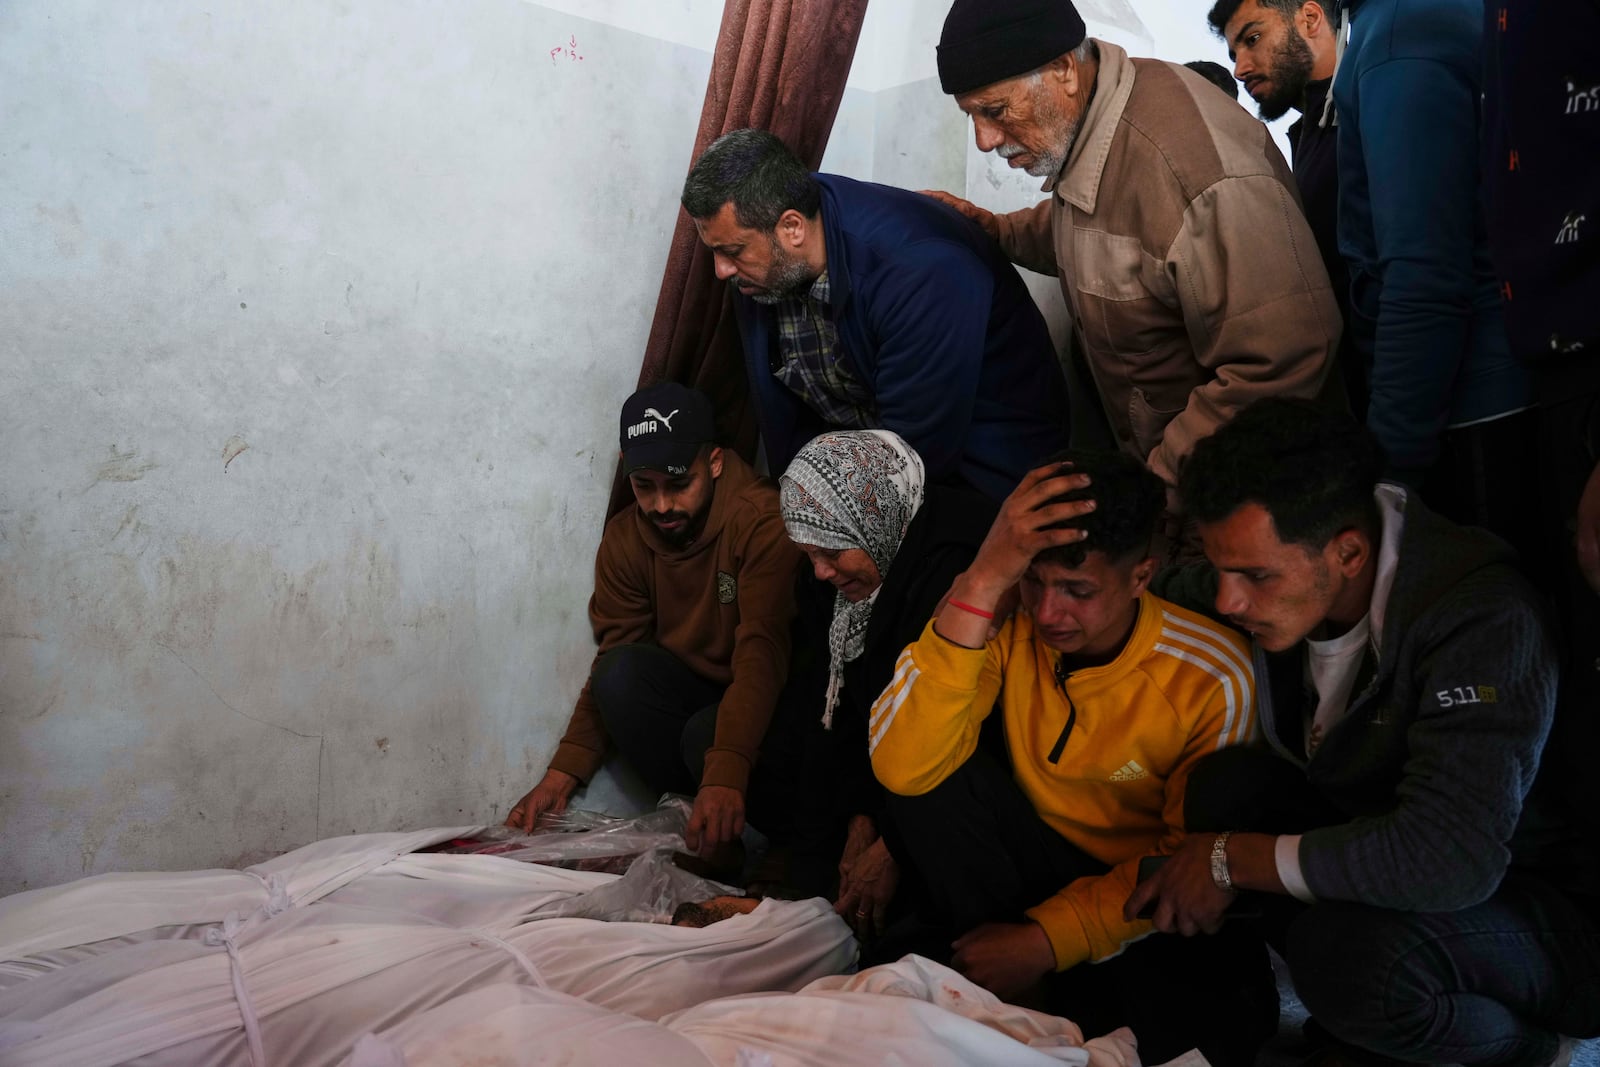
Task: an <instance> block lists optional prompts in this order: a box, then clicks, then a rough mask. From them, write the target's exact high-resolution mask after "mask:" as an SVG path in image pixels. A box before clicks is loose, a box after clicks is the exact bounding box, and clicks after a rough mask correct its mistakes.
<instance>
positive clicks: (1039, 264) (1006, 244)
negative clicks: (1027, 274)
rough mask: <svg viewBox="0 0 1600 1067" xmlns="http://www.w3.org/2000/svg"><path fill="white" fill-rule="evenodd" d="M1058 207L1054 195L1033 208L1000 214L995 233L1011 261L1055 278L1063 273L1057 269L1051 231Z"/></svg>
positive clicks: (1054, 245) (995, 220)
mask: <svg viewBox="0 0 1600 1067" xmlns="http://www.w3.org/2000/svg"><path fill="white" fill-rule="evenodd" d="M1054 204H1055V197H1054V195H1051V196H1048V197H1046V198H1045V199H1043V200H1041V201H1039V202H1038V203H1037V204H1035V205H1034V206H1033V207H1029V208H1023V209H1022V210H1021V211H1012V212H1008V213H1007V214H1004V215H996V216H995V217H994V232H993V236H994V239H995V240H996V241H998V242H999V243H1000V250H1001V251H1002V252H1004V253H1005V254H1006V258H1007V259H1009V260H1010V261H1011V262H1013V263H1015V264H1016V265H1017V266H1019V267H1026V268H1028V269H1029V270H1031V271H1037V272H1038V273H1040V274H1048V275H1049V276H1050V277H1052V278H1054V277H1056V276H1057V275H1058V274H1060V270H1059V269H1058V268H1057V266H1056V244H1055V238H1054V236H1053V235H1052V233H1051V229H1050V213H1051V210H1052V209H1053V207H1054Z"/></svg>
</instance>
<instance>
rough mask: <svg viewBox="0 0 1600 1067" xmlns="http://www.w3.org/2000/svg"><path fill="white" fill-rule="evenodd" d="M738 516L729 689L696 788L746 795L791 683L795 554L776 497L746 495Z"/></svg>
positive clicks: (768, 492)
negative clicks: (787, 684)
mask: <svg viewBox="0 0 1600 1067" xmlns="http://www.w3.org/2000/svg"><path fill="white" fill-rule="evenodd" d="M751 497H752V499H750V500H749V501H747V502H746V505H745V507H743V508H741V509H740V510H741V514H740V516H739V518H738V520H737V521H738V522H739V526H740V529H739V530H738V534H737V539H736V546H737V547H736V551H737V552H738V555H739V559H738V563H739V570H738V574H737V575H735V577H736V578H737V579H738V583H739V588H738V598H739V626H738V628H737V629H736V630H735V631H734V638H733V681H732V682H730V683H729V684H728V688H727V691H726V692H724V693H723V695H722V702H721V703H720V704H719V705H718V706H717V733H716V738H715V740H714V741H713V743H712V746H711V747H710V748H709V749H707V750H706V763H705V770H704V771H703V772H702V774H701V777H700V784H701V785H703V786H705V785H724V786H731V787H732V788H734V789H737V790H739V791H740V792H744V791H745V788H746V787H747V786H748V785H749V782H750V769H751V767H753V766H754V765H755V761H756V753H757V752H758V751H759V750H760V748H761V742H762V739H763V738H765V737H766V733H767V725H768V723H770V722H771V721H772V709H773V706H774V705H775V704H776V703H777V701H778V691H779V690H780V689H782V688H783V684H784V682H785V681H786V680H787V679H788V676H789V624H790V622H791V621H792V620H793V619H794V579H795V570H796V568H797V567H798V566H799V562H800V551H799V549H797V548H795V547H794V543H793V542H791V541H790V540H789V536H788V534H786V533H785V532H784V529H783V518H782V516H781V515H780V513H779V511H778V495H777V493H776V492H775V491H773V490H772V488H771V487H770V486H767V487H763V488H760V489H756V490H753V491H751Z"/></svg>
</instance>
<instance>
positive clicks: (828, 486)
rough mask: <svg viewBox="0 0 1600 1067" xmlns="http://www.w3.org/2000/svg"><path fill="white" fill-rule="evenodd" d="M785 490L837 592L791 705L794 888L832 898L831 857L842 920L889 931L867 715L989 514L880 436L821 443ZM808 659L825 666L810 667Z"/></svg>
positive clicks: (815, 632) (817, 567)
mask: <svg viewBox="0 0 1600 1067" xmlns="http://www.w3.org/2000/svg"><path fill="white" fill-rule="evenodd" d="M779 490H780V501H781V506H782V509H783V523H784V527H785V528H786V529H787V530H788V532H789V538H790V540H792V541H794V542H795V544H796V545H797V546H799V548H800V550H801V551H803V552H804V553H805V554H806V557H807V558H808V559H809V560H810V562H811V568H812V573H813V574H814V575H815V576H816V577H817V579H818V580H819V581H822V582H827V583H828V584H829V585H831V586H832V587H833V588H832V593H831V596H830V597H828V598H827V600H828V603H827V604H826V605H824V604H822V603H819V602H818V601H820V599H821V598H820V597H816V596H811V597H806V596H802V598H801V600H802V617H801V619H799V620H798V621H797V625H796V627H795V664H794V666H793V667H792V668H791V674H790V686H789V691H788V693H787V694H786V696H787V698H788V699H787V700H786V701H785V703H786V705H788V706H789V707H791V708H793V709H794V710H795V711H797V712H798V713H799V714H801V715H805V716H807V722H806V723H805V724H803V726H804V729H805V731H806V733H807V738H806V742H805V747H806V755H805V759H804V769H803V771H802V779H803V781H804V782H805V783H806V788H807V789H808V790H809V791H810V792H808V794H807V795H806V796H805V797H804V798H803V805H804V807H805V808H806V814H807V816H808V818H807V819H803V820H801V821H802V822H803V823H806V824H807V825H805V826H803V827H802V829H801V830H800V832H799V838H800V841H799V845H798V847H797V849H796V852H797V856H796V860H797V863H796V865H795V871H796V875H797V877H796V878H795V879H794V881H795V888H799V889H801V890H802V891H805V892H807V893H823V894H827V893H828V892H829V889H830V888H831V886H830V885H828V884H826V883H827V882H831V879H832V876H833V874H834V867H835V864H834V859H835V858H836V857H837V858H838V862H837V876H838V891H837V899H836V905H835V907H836V909H837V910H838V911H839V913H840V914H841V915H843V916H844V917H845V918H846V920H847V921H850V922H852V923H853V924H854V925H855V926H856V928H857V930H858V931H861V932H862V933H863V934H865V933H868V932H870V931H872V930H874V929H878V930H881V929H882V926H883V922H884V915H885V912H886V910H887V907H888V904H889V901H890V899H891V898H892V897H893V895H894V887H895V884H896V882H897V880H898V868H897V867H896V865H895V863H894V860H893V859H892V857H891V854H890V847H889V843H888V842H886V841H885V840H884V839H883V836H882V827H883V817H882V815H883V790H882V787H880V786H879V785H878V783H877V779H875V778H874V777H873V775H872V767H871V764H870V762H869V760H868V757H867V719H868V714H869V712H870V710H871V707H872V702H873V701H874V700H875V699H877V696H878V694H879V693H880V692H882V691H883V688H884V686H886V685H887V684H888V683H889V679H890V677H891V676H892V675H893V673H894V662H895V659H896V658H897V657H898V656H899V654H900V651H901V649H903V648H905V646H906V645H908V644H910V643H911V642H912V641H913V640H915V639H916V637H917V636H918V634H920V633H921V632H922V628H923V627H924V626H925V625H927V622H928V620H929V619H931V618H932V617H933V609H934V607H935V606H936V605H937V604H938V602H939V599H940V598H941V597H943V596H944V594H945V593H946V592H947V591H948V590H949V588H950V584H951V582H953V581H954V580H955V577H956V575H958V574H960V573H961V572H962V571H963V570H965V569H966V568H967V566H968V565H969V564H970V563H971V562H972V558H973V556H974V555H975V554H976V553H977V550H978V546H979V545H980V544H982V543H983V538H984V535H985V534H987V533H988V530H989V526H990V524H991V523H992V522H993V520H994V516H995V505H994V504H993V503H991V502H990V501H989V500H988V499H986V498H984V497H981V496H979V495H978V494H976V493H972V492H969V491H965V490H960V489H953V488H946V487H943V486H925V485H924V475H923V466H922V459H921V457H920V456H918V455H917V453H916V451H915V450H914V449H912V447H911V446H910V445H908V444H907V443H906V442H905V441H904V440H903V439H902V438H901V437H900V436H899V435H898V434H894V433H890V432H888V431H886V430H860V431H849V432H839V433H827V434H823V435H822V436H820V437H818V438H816V439H814V440H813V441H812V442H811V443H810V444H808V445H806V446H805V447H804V448H802V449H801V450H800V452H799V453H798V454H797V455H796V456H795V458H794V460H793V462H791V463H790V464H789V469H788V470H787V471H785V472H784V474H783V477H782V479H780V481H779ZM807 605H809V606H810V610H809V611H808V610H807ZM824 631H825V632H826V641H825V642H824V641H823V640H821V638H822V635H823V632H824ZM824 646H825V647H826V649H827V656H826V662H823V661H822V657H821V655H820V653H821V650H822V648H823V647H824ZM813 648H814V649H815V650H816V652H817V653H818V655H817V656H816V657H815V659H808V653H809V651H810V650H811V649H813ZM824 678H825V679H826V680H825V681H824ZM819 698H820V708H819V707H818V703H819ZM841 843H842V847H841ZM808 856H809V861H808V859H807V857H808ZM823 857H825V859H823ZM808 862H809V867H810V874H809V875H808V874H807V871H806V868H807V865H808Z"/></svg>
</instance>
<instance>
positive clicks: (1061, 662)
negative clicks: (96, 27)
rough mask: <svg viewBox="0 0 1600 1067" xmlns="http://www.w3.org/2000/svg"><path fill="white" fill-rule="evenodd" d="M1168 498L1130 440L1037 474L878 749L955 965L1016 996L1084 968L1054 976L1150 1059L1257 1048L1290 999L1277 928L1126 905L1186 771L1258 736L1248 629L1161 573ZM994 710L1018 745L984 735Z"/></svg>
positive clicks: (922, 650)
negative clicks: (1162, 593)
mask: <svg viewBox="0 0 1600 1067" xmlns="http://www.w3.org/2000/svg"><path fill="white" fill-rule="evenodd" d="M1164 499H1165V492H1164V488H1163V485H1162V482H1161V480H1160V479H1159V478H1157V477H1156V476H1155V475H1153V474H1151V473H1150V472H1149V471H1147V470H1146V469H1145V468H1144V467H1143V466H1142V465H1141V464H1140V463H1139V462H1138V461H1137V460H1135V459H1132V458H1131V457H1129V456H1126V455H1123V454H1120V453H1091V452H1075V453H1068V454H1067V455H1066V457H1065V459H1064V460H1063V461H1061V462H1058V463H1052V464H1050V465H1048V466H1046V467H1042V468H1039V469H1038V470H1035V471H1033V472H1031V473H1030V474H1028V475H1027V476H1026V477H1025V478H1024V479H1023V481H1022V483H1021V484H1020V485H1019V486H1018V488H1017V490H1016V491H1015V492H1014V493H1012V495H1011V496H1010V497H1009V498H1008V499H1007V500H1006V502H1005V504H1004V505H1003V506H1002V508H1001V511H1000V517H999V518H998V519H997V520H996V522H995V525H994V527H993V528H992V529H991V531H990V533H989V536H988V539H987V540H986V541H985V542H984V544H983V547H982V548H981V549H979V552H978V556H977V558H976V559H975V560H974V561H973V564H972V566H971V567H970V568H969V569H968V570H967V571H966V572H965V573H964V574H963V575H962V576H961V577H960V578H958V579H957V580H956V584H955V586H954V587H953V589H952V591H951V594H950V597H949V599H948V601H947V603H946V605H945V606H944V607H943V609H942V610H941V611H940V613H939V615H938V616H937V618H935V619H934V620H933V622H932V623H930V624H929V626H928V627H927V628H926V629H925V630H924V631H923V633H922V636H921V637H920V638H919V639H918V640H917V641H916V642H915V643H913V644H912V645H911V646H909V647H908V648H907V649H906V650H905V652H904V653H902V654H901V657H900V661H899V663H898V665H897V668H896V671H895V676H894V679H893V681H891V682H890V684H889V687H888V688H887V689H886V690H885V691H884V692H883V694H882V695H881V696H880V697H879V698H878V701H877V703H876V704H875V705H874V707H873V712H872V721H871V729H870V733H869V744H870V746H871V750H872V766H873V770H874V772H875V773H876V774H877V776H878V779H879V780H880V781H881V782H882V783H883V784H884V786H886V787H887V788H888V789H889V790H890V792H891V793H892V794H895V795H894V796H892V797H891V798H890V806H889V813H890V817H891V819H892V820H893V822H894V829H895V833H896V835H897V836H898V838H899V839H900V841H901V844H902V847H903V851H904V852H905V854H906V857H907V858H908V859H909V861H910V863H911V865H912V866H913V867H914V868H916V869H917V871H918V873H919V874H920V876H921V877H920V882H921V883H922V884H923V885H924V886H925V887H926V888H925V895H926V899H925V900H924V901H923V902H921V905H920V911H921V913H922V915H921V917H922V918H923V919H925V920H926V921H928V922H929V923H930V924H931V925H932V926H933V927H934V929H935V930H938V931H943V932H947V933H949V934H952V935H959V936H957V937H956V939H955V941H954V942H953V944H952V945H951V948H952V949H953V955H952V956H951V963H952V965H953V966H955V967H956V968H957V969H958V970H961V971H962V972H963V973H965V974H966V975H967V976H968V977H970V978H972V979H973V980H974V981H976V982H978V983H979V984H981V985H984V986H986V987H988V988H989V989H990V990H992V991H993V992H995V993H996V994H998V995H1000V996H1002V997H1015V996H1018V995H1020V994H1024V993H1029V992H1030V991H1031V990H1033V989H1034V987H1036V986H1039V984H1040V982H1041V980H1043V979H1045V978H1046V977H1047V976H1049V975H1051V974H1052V973H1054V972H1068V973H1067V974H1066V975H1063V976H1061V977H1059V978H1052V979H1050V981H1048V982H1047V983H1045V984H1044V985H1043V986H1042V987H1041V990H1040V992H1042V993H1043V995H1044V996H1045V998H1046V1006H1047V1007H1048V1008H1050V1009H1051V1010H1055V1011H1059V1012H1061V1013H1063V1014H1066V1015H1068V1016H1069V1017H1071V1018H1073V1019H1074V1020H1076V1021H1078V1022H1079V1023H1080V1025H1083V1026H1084V1029H1085V1031H1086V1032H1093V1031H1096V1030H1101V1029H1111V1028H1113V1027H1115V1026H1118V1025H1132V1026H1133V1027H1134V1029H1135V1033H1136V1034H1137V1035H1138V1037H1139V1039H1140V1055H1141V1058H1143V1059H1147V1060H1152V1061H1156V1060H1165V1059H1170V1058H1173V1057H1176V1056H1178V1055H1180V1054H1181V1053H1182V1052H1184V1051H1186V1050H1188V1049H1189V1048H1192V1047H1197V1046H1198V1047H1200V1048H1201V1050H1202V1051H1203V1052H1204V1053H1205V1054H1206V1056H1207V1057H1208V1058H1209V1059H1210V1060H1211V1061H1212V1062H1213V1063H1216V1064H1223V1063H1231V1062H1241V1063H1242V1062H1248V1061H1249V1058H1250V1057H1251V1056H1253V1053H1254V1050H1255V1048H1256V1046H1257V1045H1259V1043H1260V1040H1261V1038H1262V1037H1263V1036H1264V1034H1263V1033H1262V1029H1263V1027H1265V1026H1269V1025H1270V1024H1271V1023H1273V1022H1275V1020H1276V994H1275V990H1274V989H1273V986H1272V982H1271V977H1270V970H1269V968H1268V967H1267V964H1266V957H1265V952H1264V949H1263V948H1262V946H1261V945H1260V943H1259V942H1255V943H1253V944H1252V943H1249V942H1247V941H1244V940H1242V939H1241V938H1240V937H1239V936H1223V937H1219V938H1206V939H1199V940H1191V941H1188V942H1183V941H1182V940H1180V939H1178V938H1175V937H1168V936H1165V935H1157V936H1156V937H1154V938H1149V935H1150V934H1151V932H1152V931H1151V925H1150V923H1149V922H1147V921H1145V920H1133V921H1127V920H1124V919H1123V916H1122V909H1123V904H1124V903H1125V902H1126V900H1127V898H1128V895H1129V894H1130V893H1131V892H1132V890H1133V888H1134V885H1135V883H1136V880H1137V877H1138V871H1139V865H1140V860H1141V858H1142V857H1145V856H1158V855H1165V854H1168V853H1171V852H1172V851H1173V850H1174V849H1175V848H1176V847H1177V846H1178V844H1179V843H1180V842H1181V841H1182V840H1183V836H1184V824H1183V790H1184V783H1185V782H1186V780H1187V777H1188V773H1189V769H1190V768H1191V767H1192V766H1193V765H1194V764H1195V762H1196V761H1198V760H1199V759H1200V758H1201V757H1203V756H1205V755H1207V754H1208V753H1211V752H1215V751H1217V750H1218V749H1219V748H1223V747H1226V746H1229V745H1235V744H1240V743H1243V742H1246V741H1249V740H1251V739H1253V738H1254V737H1255V733H1256V723H1255V681H1254V676H1253V673H1252V669H1251V665H1250V651H1249V646H1248V644H1247V643H1246V642H1245V641H1244V640H1243V639H1242V638H1241V637H1240V636H1239V635H1238V634H1237V633H1235V632H1234V631H1232V630H1230V629H1227V628H1226V627H1224V626H1222V625H1220V624H1218V623H1215V622H1213V621H1211V620H1209V619H1207V618H1205V617H1204V616H1201V615H1197V614H1194V613H1192V612H1189V611H1185V610H1183V609H1181V608H1179V607H1177V606H1175V605H1173V604H1170V603H1168V602H1166V601H1164V600H1161V599H1159V598H1157V597H1156V596H1154V595H1153V594H1151V593H1149V592H1148V591H1147V590H1146V586H1147V585H1148V584H1149V581H1150V578H1151V576H1152V574H1153V573H1154V571H1155V568H1156V560H1155V545H1154V544H1153V542H1154V538H1155V534H1156V529H1157V524H1158V523H1159V521H1160V518H1161V513H1162V508H1163V504H1164ZM1019 584H1020V590H1021V601H1022V603H1021V608H1020V610H1018V611H1017V612H1016V614H1015V615H1014V616H1013V617H1012V618H1010V619H1008V620H1006V621H1004V622H1003V624H1001V625H1000V626H999V627H998V631H997V632H996V633H995V634H994V635H993V636H990V630H991V629H992V628H993V627H994V617H995V616H996V615H997V614H998V613H999V612H998V609H999V607H1000V605H1001V601H1002V600H1003V599H1004V598H1005V596H1006V594H1007V591H1008V590H1010V589H1011V588H1012V587H1013V586H1018V585H1019ZM991 712H993V713H994V714H995V717H997V718H998V719H999V725H1000V726H1001V727H1002V733H1003V736H1004V747H1003V751H992V746H990V745H988V744H986V743H984V742H981V741H980V734H983V733H985V731H984V730H983V727H984V723H985V721H986V720H988V719H990V717H991ZM1008 764H1009V766H1008ZM1147 938H1148V940H1146V939H1147ZM1090 963H1094V964H1100V966H1096V967H1092V968H1091V967H1084V966H1080V965H1083V964H1090Z"/></svg>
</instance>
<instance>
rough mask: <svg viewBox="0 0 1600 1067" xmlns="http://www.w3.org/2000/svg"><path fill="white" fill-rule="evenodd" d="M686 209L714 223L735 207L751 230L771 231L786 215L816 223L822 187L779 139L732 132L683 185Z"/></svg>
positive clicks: (714, 143) (752, 132) (716, 144)
mask: <svg viewBox="0 0 1600 1067" xmlns="http://www.w3.org/2000/svg"><path fill="white" fill-rule="evenodd" d="M682 202H683V209H684V210H685V211H687V212H688V213H689V217H690V218H692V219H709V218H710V217H711V216H713V215H715V214H716V213H717V212H719V211H721V210H722V205H723V204H727V203H732V204H733V217H734V218H735V219H736V220H738V223H739V225H740V226H743V227H745V228H746V229H751V230H762V231H766V230H771V229H773V228H775V227H776V226H777V225H778V220H779V219H780V218H782V217H783V213H784V212H785V211H791V210H793V211H798V212H800V214H802V215H804V216H805V217H806V218H808V219H811V218H816V216H817V212H818V211H819V210H821V208H822V186H820V185H818V184H817V179H816V178H814V177H812V175H811V172H810V171H809V170H807V169H806V166H805V164H804V163H801V162H800V160H799V159H798V158H797V157H796V156H795V154H794V153H793V152H791V151H789V146H788V145H786V144H784V143H783V142H782V141H781V140H779V139H778V138H777V136H776V135H774V134H771V133H768V132H767V131H766V130H755V129H750V130H732V131H730V132H728V133H725V134H723V135H722V136H721V137H718V138H717V139H716V140H715V141H712V142H711V145H710V147H708V148H707V149H706V150H705V151H704V152H702V153H701V154H700V158H699V159H697V160H695V163H694V166H693V167H690V168H689V177H688V178H687V179H685V180H684V183H683V197H682Z"/></svg>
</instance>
